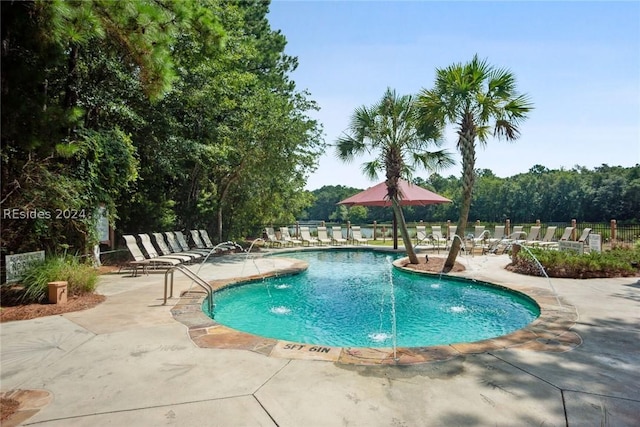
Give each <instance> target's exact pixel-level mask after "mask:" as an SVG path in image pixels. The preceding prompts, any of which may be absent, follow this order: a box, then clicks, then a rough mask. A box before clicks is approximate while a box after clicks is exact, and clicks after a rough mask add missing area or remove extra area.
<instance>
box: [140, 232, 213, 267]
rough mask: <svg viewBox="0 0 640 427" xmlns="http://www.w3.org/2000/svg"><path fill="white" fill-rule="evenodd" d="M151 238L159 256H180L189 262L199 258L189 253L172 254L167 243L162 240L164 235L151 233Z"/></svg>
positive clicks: (197, 255)
mask: <svg viewBox="0 0 640 427" xmlns="http://www.w3.org/2000/svg"><path fill="white" fill-rule="evenodd" d="M151 235H152V236H153V240H155V242H156V247H157V248H158V253H159V254H160V255H161V256H177V255H179V256H181V257H188V260H189V261H194V260H196V259H200V258H201V256H200V255H199V254H190V253H180V252H174V251H172V250H171V248H169V246H168V245H167V241H166V240H165V239H164V235H163V234H162V233H151Z"/></svg>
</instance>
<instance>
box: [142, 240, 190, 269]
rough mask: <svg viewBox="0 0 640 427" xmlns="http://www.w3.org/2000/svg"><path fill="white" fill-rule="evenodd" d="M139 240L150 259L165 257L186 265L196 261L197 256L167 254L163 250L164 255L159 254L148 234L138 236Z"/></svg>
mask: <svg viewBox="0 0 640 427" xmlns="http://www.w3.org/2000/svg"><path fill="white" fill-rule="evenodd" d="M138 238H139V239H140V243H142V247H143V248H144V250H145V251H146V252H147V255H148V257H149V258H158V257H159V256H163V257H165V258H175V259H177V260H180V262H184V263H190V262H192V261H194V260H195V259H196V257H195V256H191V255H187V254H180V253H173V252H168V253H165V252H164V251H162V250H161V252H162V254H158V252H157V251H156V248H155V247H154V246H153V243H151V237H149V235H148V234H138Z"/></svg>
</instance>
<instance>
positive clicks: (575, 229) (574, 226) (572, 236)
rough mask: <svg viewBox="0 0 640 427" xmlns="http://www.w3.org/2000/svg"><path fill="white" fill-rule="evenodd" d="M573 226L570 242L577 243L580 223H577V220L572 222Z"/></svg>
mask: <svg viewBox="0 0 640 427" xmlns="http://www.w3.org/2000/svg"><path fill="white" fill-rule="evenodd" d="M571 226H572V227H573V231H572V232H571V239H570V240H572V241H574V242H575V240H576V233H577V231H578V221H576V220H575V218H574V219H572V220H571Z"/></svg>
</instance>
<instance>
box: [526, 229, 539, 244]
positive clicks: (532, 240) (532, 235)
mask: <svg viewBox="0 0 640 427" xmlns="http://www.w3.org/2000/svg"><path fill="white" fill-rule="evenodd" d="M540 228H541V227H540V226H539V225H534V226H532V227H531V228H530V229H529V234H528V235H527V237H526V238H525V239H524V244H525V245H535V244H536V243H538V242H540V240H539V238H540Z"/></svg>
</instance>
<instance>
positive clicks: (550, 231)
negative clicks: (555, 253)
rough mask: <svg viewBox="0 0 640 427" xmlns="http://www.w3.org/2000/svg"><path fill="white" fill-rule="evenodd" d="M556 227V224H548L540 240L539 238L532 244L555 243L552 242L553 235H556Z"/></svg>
mask: <svg viewBox="0 0 640 427" xmlns="http://www.w3.org/2000/svg"><path fill="white" fill-rule="evenodd" d="M557 229H558V227H556V226H553V225H552V226H550V227H547V231H546V232H545V233H544V236H543V237H542V240H539V241H538V242H535V243H534V246H542V247H544V246H545V245H549V244H550V243H555V242H553V236H555V235H556V230H557Z"/></svg>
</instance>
